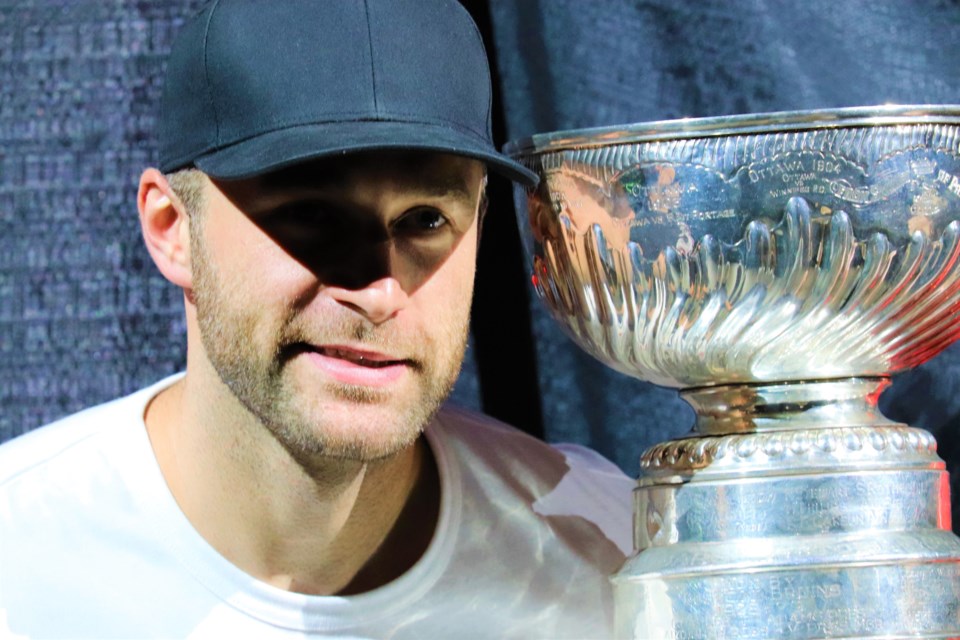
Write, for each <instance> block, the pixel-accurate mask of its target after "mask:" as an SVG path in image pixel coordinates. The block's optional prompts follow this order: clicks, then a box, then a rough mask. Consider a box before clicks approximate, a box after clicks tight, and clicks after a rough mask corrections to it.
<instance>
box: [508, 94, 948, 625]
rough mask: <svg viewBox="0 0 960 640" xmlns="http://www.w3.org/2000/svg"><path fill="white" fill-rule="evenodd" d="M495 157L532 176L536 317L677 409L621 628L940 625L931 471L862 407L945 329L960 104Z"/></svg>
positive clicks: (608, 139) (896, 431)
mask: <svg viewBox="0 0 960 640" xmlns="http://www.w3.org/2000/svg"><path fill="white" fill-rule="evenodd" d="M507 150H508V152H509V153H510V154H511V155H513V156H514V157H516V158H519V159H520V160H521V161H522V162H523V163H524V164H525V165H526V166H528V167H529V168H531V169H533V170H534V171H535V172H537V173H538V174H539V176H540V178H541V181H540V184H539V185H538V186H537V187H536V188H534V189H532V190H522V189H519V190H518V191H517V197H518V214H519V216H520V218H521V220H520V223H521V228H522V230H523V234H524V236H525V242H526V246H527V249H528V250H529V252H530V254H531V255H532V266H533V276H532V279H533V284H534V286H535V288H536V290H537V292H538V293H539V295H540V297H541V298H542V299H543V301H544V302H545V303H546V304H547V306H548V307H549V308H550V310H551V312H552V314H553V315H554V317H556V318H557V319H558V320H559V321H560V323H561V324H562V325H563V326H564V328H565V329H566V330H567V331H568V333H569V334H570V335H571V336H572V337H573V338H574V339H575V340H576V341H577V343H578V344H579V345H580V346H581V347H582V348H583V349H585V350H586V351H588V352H589V353H591V354H592V355H594V356H595V357H597V358H598V359H600V360H601V361H603V362H604V363H606V364H608V365H610V366H611V367H613V368H614V369H616V370H618V371H621V372H624V373H626V374H628V375H631V376H635V377H637V378H641V379H643V380H648V381H651V382H653V383H656V384H659V385H664V386H667V387H675V388H679V389H680V394H681V396H682V397H683V398H684V399H685V400H686V401H687V402H689V403H690V404H691V405H693V407H694V409H695V411H696V414H697V419H696V425H695V426H694V429H693V432H692V433H691V434H690V435H689V436H687V437H684V438H681V439H678V440H673V441H669V442H665V443H661V444H657V445H655V446H653V447H652V448H650V449H649V450H647V451H646V452H645V453H644V454H643V455H642V457H641V460H640V466H641V475H640V479H639V481H638V484H637V489H636V491H635V505H636V512H635V518H634V539H635V546H636V553H635V555H634V556H633V557H632V558H630V559H629V560H628V561H627V563H626V564H625V565H624V567H623V568H622V569H621V570H620V571H619V573H617V574H616V575H615V576H613V578H612V579H613V582H614V591H615V599H616V614H615V615H616V629H617V633H618V637H624V638H643V639H647V638H671V639H691V640H692V639H697V640H700V639H713V638H716V639H738V640H742V639H746V638H756V639H763V640H769V639H780V638H784V639H790V640H794V639H800V638H886V639H890V638H950V637H960V539H958V538H957V537H956V536H954V535H953V534H952V533H951V523H950V500H949V484H948V478H947V473H946V471H945V468H944V463H943V461H942V460H941V459H940V458H939V457H938V456H937V454H936V443H935V442H934V439H933V437H932V436H931V435H930V434H929V433H927V432H925V431H922V430H919V429H915V428H911V427H909V426H907V425H903V424H898V423H895V422H891V421H890V420H887V419H886V418H884V417H883V416H882V415H881V414H880V412H879V411H878V410H877V398H878V396H879V395H880V393H881V391H882V390H883V389H884V388H885V387H886V386H887V385H888V384H889V376H890V375H891V374H894V373H897V372H900V371H904V370H906V369H909V368H910V367H913V366H915V365H918V364H920V363H922V362H924V361H926V360H928V359H929V358H931V357H933V356H934V355H936V354H937V353H938V352H939V351H941V350H942V349H944V348H945V347H946V346H948V345H949V344H950V343H952V342H953V341H954V340H955V339H957V338H958V337H960V317H958V316H960V107H929V106H921V107H893V106H887V107H874V108H857V109H839V110H833V111H812V112H789V113H773V114H764V115H751V116H731V117H722V118H710V119H694V120H678V121H670V122H658V123H650V124H639V125H631V126H624V127H616V128H604V129H590V130H581V131H568V132H558V133H550V134H543V135H536V136H533V137H532V138H529V139H526V140H521V141H518V142H514V143H511V144H510V145H508V147H507ZM622 426H623V427H624V428H629V425H622Z"/></svg>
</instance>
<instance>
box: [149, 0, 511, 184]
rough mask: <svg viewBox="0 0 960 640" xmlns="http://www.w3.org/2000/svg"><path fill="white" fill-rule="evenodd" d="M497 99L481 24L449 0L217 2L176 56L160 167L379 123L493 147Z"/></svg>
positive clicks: (191, 27) (189, 28) (190, 29)
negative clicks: (270, 140) (430, 129)
mask: <svg viewBox="0 0 960 640" xmlns="http://www.w3.org/2000/svg"><path fill="white" fill-rule="evenodd" d="M490 104H491V89H490V76H489V68H488V66H487V59H486V54H485V52H484V49H483V43H482V40H481V38H480V34H479V33H478V31H477V28H476V26H475V25H474V23H473V21H472V20H471V19H470V16H469V15H468V14H467V12H466V10H465V9H464V8H463V7H462V6H460V5H459V3H457V2H454V1H452V0H282V1H279V2H278V1H276V0H215V1H214V2H211V3H210V4H209V5H207V6H206V7H205V8H204V9H203V11H201V13H200V14H199V15H198V16H197V17H195V18H194V19H193V20H191V21H190V22H189V23H187V24H186V25H185V26H184V27H183V29H182V31H181V33H180V34H179V36H178V39H177V41H176V43H175V44H174V48H173V50H172V51H171V54H170V58H169V61H168V67H167V82H166V85H165V90H164V97H163V103H162V106H161V110H162V111H161V122H160V168H161V170H163V171H171V170H174V169H178V168H181V167H183V166H188V165H191V164H193V163H194V162H195V161H196V160H197V159H198V158H200V157H202V156H205V155H208V154H210V153H212V152H216V151H217V150H219V149H224V148H227V147H230V146H232V145H235V144H238V143H241V142H243V141H245V140H250V139H253V138H256V137H257V136H263V135H265V134H270V133H271V132H277V131H281V130H289V129H291V128H296V127H304V126H310V125H335V124H337V123H343V124H344V125H345V126H346V125H348V124H349V123H361V122H372V121H382V122H394V123H422V124H429V125H433V126H437V127H442V128H443V129H449V130H451V131H455V132H457V133H458V134H459V135H462V136H466V137H467V138H470V139H473V140H475V141H476V144H479V145H482V146H485V147H488V148H490V149H491V150H492V149H493V143H492V136H491V133H490ZM340 144H341V146H342V143H340ZM321 147H322V145H321ZM331 150H332V149H331ZM317 151H318V155H319V154H320V153H321V152H323V151H324V149H322V148H318V150H317ZM274 155H276V154H274ZM264 162H265V164H271V163H270V162H267V161H266V160H265V161H264ZM274 164H275V162H274ZM265 168H269V167H265Z"/></svg>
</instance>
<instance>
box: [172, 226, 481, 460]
mask: <svg viewBox="0 0 960 640" xmlns="http://www.w3.org/2000/svg"><path fill="white" fill-rule="evenodd" d="M191 225H192V226H197V227H200V226H202V225H194V224H193V221H192V220H191ZM202 233H203V231H202V229H200V228H197V229H192V230H191V263H192V272H193V273H192V275H193V292H192V293H193V301H194V304H195V305H196V311H197V323H198V325H199V328H200V339H201V343H202V344H203V347H204V350H205V351H206V355H207V358H208V359H209V361H210V363H211V364H212V366H213V368H214V370H215V371H216V373H217V375H218V376H219V377H220V379H221V381H222V382H223V383H224V384H225V385H226V386H227V388H228V389H229V390H230V392H231V393H232V394H233V396H234V397H235V398H236V399H237V400H238V401H239V402H240V403H241V404H242V405H243V406H244V407H245V408H246V410H247V411H249V412H250V413H251V414H252V415H253V416H254V417H255V418H256V419H257V420H258V421H259V422H260V423H261V424H262V425H263V426H264V427H265V428H266V429H267V430H268V431H269V432H270V433H271V434H272V435H273V437H274V438H275V439H276V440H277V441H278V442H279V443H280V444H281V445H282V446H283V447H284V448H285V449H286V450H287V451H288V452H289V453H290V455H291V456H292V457H293V458H294V459H295V460H296V461H297V462H298V463H300V464H301V465H302V466H304V467H305V468H306V467H313V466H315V463H316V459H317V457H318V456H324V457H327V458H335V459H341V460H353V461H359V462H372V461H376V460H380V459H383V458H387V457H389V456H392V455H394V454H396V453H397V452H399V451H401V450H402V449H404V448H406V447H408V446H410V445H411V444H412V443H413V442H414V441H415V440H416V439H417V438H418V437H419V436H420V434H421V432H422V431H423V429H424V427H426V425H427V424H428V423H429V422H430V420H431V419H432V418H433V416H434V414H435V413H436V412H437V410H438V409H439V408H440V406H441V404H442V403H443V401H444V400H445V399H446V398H447V396H449V395H450V392H451V391H452V389H453V385H454V383H455V382H456V379H457V376H458V375H459V373H460V367H461V364H462V362H463V356H464V353H465V351H466V346H467V332H468V327H469V313H465V314H463V315H464V316H465V317H464V318H462V319H461V320H460V321H458V322H456V323H454V326H449V327H446V328H445V329H444V330H442V331H441V332H439V333H438V334H435V335H434V336H433V337H430V336H426V335H424V334H423V333H422V332H420V333H418V334H414V335H409V334H408V335H400V333H399V330H398V329H397V328H396V327H395V326H394V325H393V324H391V323H390V322H389V321H388V322H387V323H384V324H381V325H374V324H373V323H370V322H369V321H367V320H366V319H365V318H363V317H361V316H358V315H357V314H356V313H355V312H353V311H349V310H346V309H344V310H343V312H342V313H340V314H339V315H337V316H336V317H332V318H330V319H329V321H328V322H325V323H324V324H323V326H322V327H311V328H310V332H309V335H308V332H307V328H306V327H304V326H303V324H302V317H301V316H300V315H299V313H298V311H297V310H296V309H289V310H288V312H287V317H286V318H284V319H283V320H282V321H281V322H279V323H278V326H277V328H276V330H275V331H273V332H272V333H273V335H272V336H270V337H269V341H268V342H264V341H263V338H262V337H259V336H258V331H257V327H258V324H259V321H260V320H261V318H262V317H263V316H262V314H259V313H257V310H258V308H259V307H258V306H257V305H256V303H255V302H251V303H248V304H247V305H246V306H241V305H238V304H237V301H240V300H249V295H248V294H247V292H245V291H243V287H242V285H238V283H236V282H230V281H227V280H225V279H223V278H222V277H221V275H220V274H219V273H218V272H217V269H216V266H215V265H214V264H213V262H212V261H211V259H210V255H209V252H208V251H207V248H206V246H205V243H204V241H203V239H202ZM343 343H350V344H357V343H361V344H364V345H365V346H366V348H369V349H371V350H378V349H382V350H385V351H386V352H388V353H403V354H409V353H413V354H416V357H415V358H413V361H412V364H411V365H410V369H411V370H410V371H409V372H408V373H410V374H411V375H413V376H414V377H415V379H416V381H417V384H416V388H417V391H418V393H416V394H413V396H412V397H409V398H402V399H401V400H400V401H399V402H398V401H397V399H396V398H395V397H392V396H394V395H395V394H391V392H390V391H383V390H378V389H374V388H370V387H364V386H359V385H347V384H337V383H333V382H328V383H326V384H324V385H323V387H322V388H319V389H313V390H308V389H297V388H296V383H295V381H294V380H292V372H291V367H290V364H291V361H292V360H293V359H294V358H296V357H297V356H298V355H299V354H301V353H302V352H303V350H304V348H305V346H306V345H307V344H343ZM266 344H269V345H273V349H272V351H271V352H270V353H265V351H266V349H265V348H264V345H266ZM314 394H319V395H322V396H325V398H326V399H327V400H328V401H336V402H339V403H341V404H346V405H348V406H352V407H356V408H358V409H359V408H364V407H368V408H371V407H375V406H376V405H378V404H379V405H381V407H380V408H381V410H380V411H378V412H376V413H375V415H376V416H378V418H377V421H378V424H370V420H369V416H368V415H367V413H366V412H362V411H359V412H357V413H358V415H360V416H363V417H362V418H358V419H362V420H364V422H365V424H364V425H363V429H354V428H349V427H350V425H348V426H347V428H345V427H344V425H337V424H332V423H331V418H330V416H327V415H324V412H323V411H322V410H321V409H320V408H319V407H318V405H317V404H315V403H313V402H311V400H313V399H315V397H314ZM391 399H393V401H394V402H393V403H390V400H391Z"/></svg>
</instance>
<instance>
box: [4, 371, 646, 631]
mask: <svg viewBox="0 0 960 640" xmlns="http://www.w3.org/2000/svg"><path fill="white" fill-rule="evenodd" d="M173 380H174V378H171V379H167V380H164V381H162V382H160V383H158V384H157V385H154V386H153V387H150V388H148V389H144V390H142V391H140V392H137V393H135V394H133V395H131V396H128V397H126V398H122V399H120V400H116V401H114V402H111V403H109V404H105V405H102V406H100V407H95V408H93V409H89V410H87V411H84V412H82V413H79V414H76V415H74V416H71V417H69V418H66V419H64V420H61V421H59V422H57V423H54V424H52V425H49V426H47V427H44V428H42V429H38V430H36V431H33V432H30V433H28V434H26V435H24V436H21V437H20V438H18V439H15V440H13V441H11V442H9V443H6V444H5V445H3V446H2V447H0V638H8V637H13V638H17V637H29V638H97V639H99V640H105V639H108V638H185V637H190V638H214V639H217V640H220V639H222V638H231V639H233V638H257V639H263V640H270V639H280V638H284V639H287V638H303V637H324V636H333V637H340V638H418V639H423V638H430V639H432V638H498V639H499V638H523V639H525V640H526V639H530V638H578V639H583V638H604V637H609V635H610V628H611V625H612V597H611V587H610V583H609V580H608V576H609V575H610V574H612V573H613V572H614V571H616V570H617V569H618V568H619V566H620V565H621V564H622V563H623V561H624V559H625V554H626V553H628V552H629V548H630V545H631V542H630V540H631V519H632V516H631V495H630V494H631V490H632V488H633V481H631V480H630V479H629V478H627V477H626V476H625V475H623V474H622V473H621V472H620V471H619V470H618V469H617V468H616V467H615V466H614V465H613V464H611V463H610V462H608V461H606V460H604V459H603V458H602V457H600V456H599V455H598V454H596V453H593V452H591V451H589V450H587V449H584V448H582V447H576V446H569V445H568V446H561V447H551V446H549V445H546V444H543V443H542V442H540V441H538V440H536V439H534V438H531V437H530V436H527V435H526V434H523V433H522V432H519V431H517V430H515V429H512V428H510V427H507V426H505V425H502V424H500V423H497V422H495V421H493V420H491V419H489V418H486V417H482V416H478V415H474V414H470V413H466V412H463V411H460V410H456V409H444V410H443V411H442V412H441V413H440V414H439V415H438V417H437V418H436V419H435V420H434V422H433V423H432V424H431V425H430V426H429V427H428V428H427V430H426V436H427V440H428V442H429V444H430V447H431V449H432V451H433V453H434V456H435V458H436V461H437V466H438V469H439V474H440V482H441V506H440V516H439V523H438V526H437V530H436V532H435V534H434V536H433V539H432V541H431V543H430V545H429V547H428V549H427V551H426V553H425V554H424V556H423V557H422V558H421V559H420V560H419V561H418V562H417V563H416V564H415V565H414V566H413V567H412V568H411V569H410V570H409V571H408V572H407V573H405V574H404V575H402V576H401V577H400V578H398V579H397V580H395V581H393V582H391V583H389V584H387V585H385V586H383V587H380V588H378V589H376V590H374V591H370V592H367V593H364V594H360V595H356V596H349V597H340V596H308V595H302V594H297V593H292V592H288V591H284V590H282V589H278V588H275V587H272V586H270V585H267V584H265V583H263V582H260V581H258V580H256V579H254V578H253V577H251V576H249V575H247V574H246V573H244V572H243V571H241V570H240V569H238V568H237V567H235V566H234V565H232V564H231V563H230V562H228V561H227V560H226V559H224V558H223V557H222V556H221V555H220V554H219V553H217V551H216V550H214V549H213V548H212V547H211V546H210V545H209V544H208V543H207V542H206V541H205V540H204V539H203V538H202V537H201V536H200V535H199V534H198V533H197V532H196V531H195V530H194V529H193V527H192V526H191V524H190V522H189V521H188V520H187V519H186V517H185V516H184V515H183V513H182V512H181V511H180V509H179V507H178V506H177V504H176V502H175V501H174V498H173V496H172V495H171V493H170V491H169V489H168V488H167V485H166V483H165V482H164V479H163V476H162V474H161V472H160V468H159V466H158V465H157V461H156V458H155V457H154V454H153V450H152V449H151V446H150V442H149V439H148V437H147V433H146V428H145V426H144V421H143V415H144V410H145V407H146V405H147V403H148V402H149V400H150V399H151V398H152V397H153V396H154V395H156V394H157V393H158V392H159V391H160V390H161V389H162V388H164V387H165V386H167V385H169V384H171V383H172V382H173Z"/></svg>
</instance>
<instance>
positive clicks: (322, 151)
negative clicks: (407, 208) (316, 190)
mask: <svg viewBox="0 0 960 640" xmlns="http://www.w3.org/2000/svg"><path fill="white" fill-rule="evenodd" d="M387 150H417V151H434V152H438V153H451V154H454V155H458V156H465V157H468V158H476V159H477V160H480V161H482V162H484V163H485V164H486V165H487V166H488V167H489V168H490V170H491V171H493V172H495V173H499V174H501V175H503V176H506V177H507V178H509V179H511V180H513V181H515V182H519V183H520V184H523V185H526V186H534V185H536V184H537V182H538V181H539V179H538V177H537V175H536V174H535V173H534V172H533V171H530V170H529V169H527V168H526V167H524V166H523V165H522V164H520V163H519V162H516V161H515V160H512V159H511V158H509V157H507V156H505V155H503V154H501V153H499V152H497V150H496V149H494V148H493V147H492V146H490V145H488V144H486V143H485V142H484V141H482V140H480V139H478V138H477V137H475V136H472V135H469V134H465V133H462V132H460V131H457V130H454V129H451V128H449V127H444V126H441V125H435V124H426V123H422V122H396V121H379V120H362V121H354V122H337V123H328V124H310V125H301V126H296V127H287V128H284V129H278V130H276V131H270V132H268V133H264V134H261V135H259V136H256V137H253V138H249V139H247V140H242V141H240V142H237V143H235V144H232V145H230V146H228V147H225V148H223V149H219V150H216V151H213V152H210V153H207V154H205V155H202V156H200V157H198V158H197V159H196V160H195V161H194V163H193V164H194V165H195V166H196V167H197V168H198V169H200V170H201V171H203V172H204V173H206V174H208V175H210V176H212V177H214V178H218V179H221V180H238V179H241V178H249V177H252V176H256V175H261V174H263V173H267V172H270V171H275V170H277V169H282V168H284V167H289V166H291V165H295V164H299V163H301V162H306V161H308V160H314V159H318V158H325V157H330V156H337V155H344V154H348V153H357V152H362V151H387Z"/></svg>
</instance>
